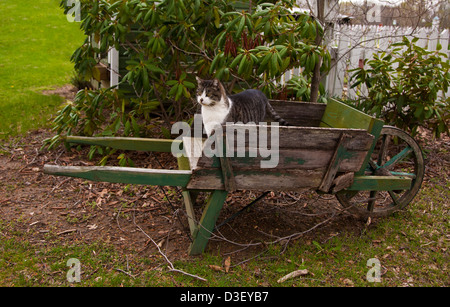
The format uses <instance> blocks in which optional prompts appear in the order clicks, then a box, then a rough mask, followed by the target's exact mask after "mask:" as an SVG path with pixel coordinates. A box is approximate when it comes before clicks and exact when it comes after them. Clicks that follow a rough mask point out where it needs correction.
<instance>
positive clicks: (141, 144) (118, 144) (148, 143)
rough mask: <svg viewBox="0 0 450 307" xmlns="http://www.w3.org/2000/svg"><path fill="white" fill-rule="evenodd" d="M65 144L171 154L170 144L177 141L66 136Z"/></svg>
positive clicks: (177, 141)
mask: <svg viewBox="0 0 450 307" xmlns="http://www.w3.org/2000/svg"><path fill="white" fill-rule="evenodd" d="M66 142H68V143H75V144H85V145H100V146H105V147H111V148H115V149H122V150H139V151H157V152H171V147H172V144H173V143H174V142H175V143H179V144H182V143H181V141H179V140H169V139H151V138H127V137H84V136H68V137H67V138H66Z"/></svg>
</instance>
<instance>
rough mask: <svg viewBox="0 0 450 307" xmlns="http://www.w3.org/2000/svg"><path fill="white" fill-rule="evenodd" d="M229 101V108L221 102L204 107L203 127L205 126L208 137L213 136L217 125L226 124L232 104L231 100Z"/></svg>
mask: <svg viewBox="0 0 450 307" xmlns="http://www.w3.org/2000/svg"><path fill="white" fill-rule="evenodd" d="M228 101H229V106H227V105H226V104H225V103H224V101H220V102H219V103H217V104H215V105H213V106H202V117H203V125H204V126H205V130H206V134H207V135H208V136H210V135H211V132H212V130H213V129H214V127H215V126H216V125H221V124H223V123H224V121H225V118H226V117H227V115H228V112H229V111H230V108H231V104H232V102H231V100H230V99H229V100H228Z"/></svg>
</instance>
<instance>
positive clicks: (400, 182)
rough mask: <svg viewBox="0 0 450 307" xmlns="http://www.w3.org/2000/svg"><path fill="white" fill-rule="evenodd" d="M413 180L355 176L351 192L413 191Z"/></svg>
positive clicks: (407, 178) (398, 177)
mask: <svg viewBox="0 0 450 307" xmlns="http://www.w3.org/2000/svg"><path fill="white" fill-rule="evenodd" d="M411 184H412V179H411V178H409V177H401V176H355V178H354V179H353V184H352V185H351V186H350V187H349V188H347V189H346V190H349V191H397V190H409V189H411Z"/></svg>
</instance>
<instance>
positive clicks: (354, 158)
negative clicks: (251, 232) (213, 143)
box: [195, 149, 366, 172]
mask: <svg viewBox="0 0 450 307" xmlns="http://www.w3.org/2000/svg"><path fill="white" fill-rule="evenodd" d="M332 156H333V151H331V150H313V149H301V150H300V149H280V150H279V153H278V155H277V156H276V155H275V154H274V156H273V157H272V156H269V157H267V158H265V157H261V156H260V155H258V156H256V157H251V156H248V155H247V156H246V157H230V158H229V160H230V163H231V165H232V167H233V169H235V170H238V169H239V170H252V169H259V168H261V161H268V160H270V159H273V160H272V161H276V160H275V159H278V164H277V165H276V166H275V168H276V169H279V170H282V169H310V170H313V169H320V168H324V167H326V166H327V165H328V164H329V163H330V160H331V158H332ZM342 157H343V160H342V161H341V164H340V165H339V171H340V172H348V171H358V170H359V169H360V166H361V163H362V161H364V159H365V157H366V153H365V152H360V151H356V152H351V151H348V152H346V153H345V154H344V155H343V156H342ZM219 166H220V163H219V161H218V159H217V158H214V157H213V158H207V157H204V158H203V157H202V158H201V163H198V164H197V165H196V167H195V168H196V169H198V168H218V167H219Z"/></svg>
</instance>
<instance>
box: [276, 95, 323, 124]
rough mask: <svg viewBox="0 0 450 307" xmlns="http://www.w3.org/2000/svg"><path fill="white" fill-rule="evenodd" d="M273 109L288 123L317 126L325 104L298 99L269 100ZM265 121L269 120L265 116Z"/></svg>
mask: <svg viewBox="0 0 450 307" xmlns="http://www.w3.org/2000/svg"><path fill="white" fill-rule="evenodd" d="M269 102H270V104H271V105H272V107H273V108H274V110H275V111H276V112H277V113H278V115H280V116H281V117H282V118H283V119H285V120H286V121H287V122H288V123H289V124H290V125H294V126H300V127H318V126H319V124H320V120H321V119H322V116H323V113H324V111H325V107H326V105H325V104H323V103H311V102H300V101H285V100H269ZM267 121H271V118H270V116H267Z"/></svg>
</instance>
